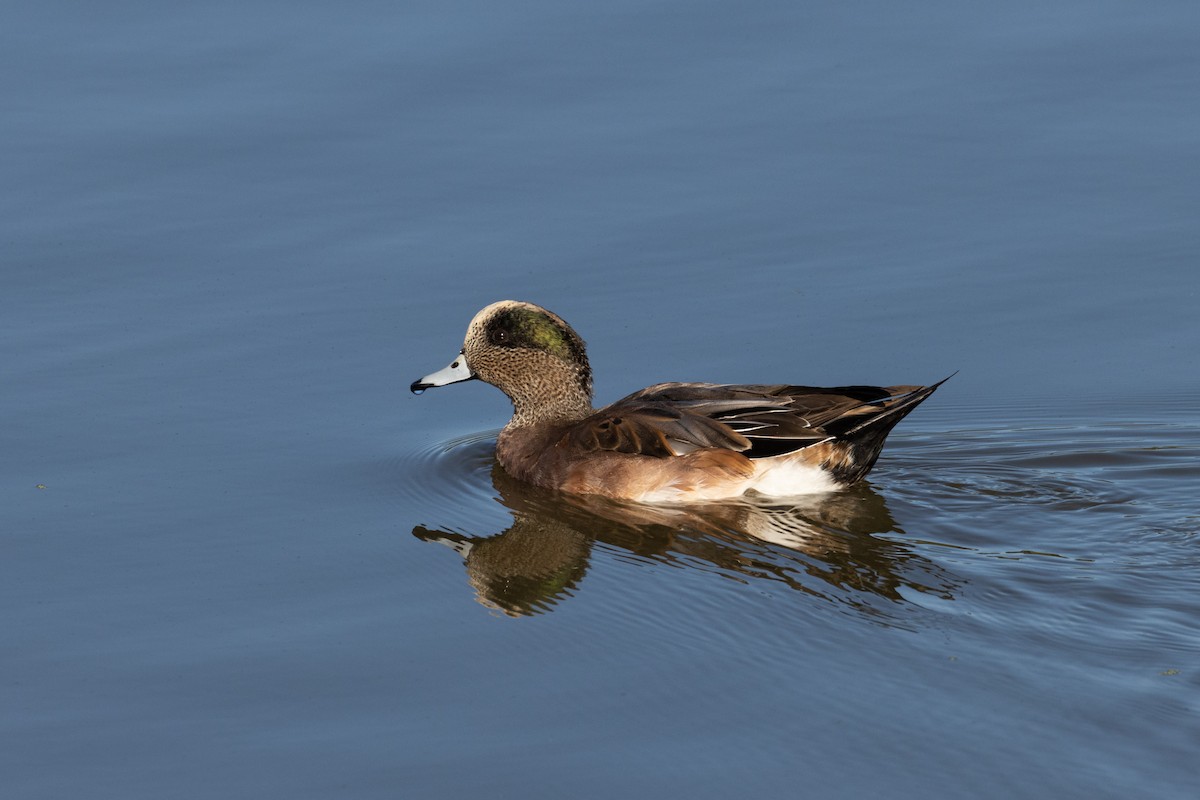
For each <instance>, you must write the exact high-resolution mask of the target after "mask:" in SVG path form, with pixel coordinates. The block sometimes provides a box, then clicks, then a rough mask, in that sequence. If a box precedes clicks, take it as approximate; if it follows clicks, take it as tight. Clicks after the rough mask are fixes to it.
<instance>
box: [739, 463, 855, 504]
mask: <svg viewBox="0 0 1200 800" xmlns="http://www.w3.org/2000/svg"><path fill="white" fill-rule="evenodd" d="M754 466H755V467H757V471H756V472H755V473H754V476H753V477H751V478H750V480H748V481H747V482H746V485H745V486H744V487H743V488H744V489H746V490H749V489H753V490H754V491H756V492H758V493H759V494H763V495H766V496H768V497H789V496H791V495H798V494H817V493H820V492H832V491H835V490H837V489H840V488H841V486H840V485H839V484H838V483H837V481H835V480H834V479H833V476H831V475H830V474H829V473H828V472H826V471H825V470H823V469H820V468H818V467H811V466H809V465H807V464H800V463H797V462H796V461H787V460H780V461H772V460H769V459H762V460H759V461H755V462H754Z"/></svg>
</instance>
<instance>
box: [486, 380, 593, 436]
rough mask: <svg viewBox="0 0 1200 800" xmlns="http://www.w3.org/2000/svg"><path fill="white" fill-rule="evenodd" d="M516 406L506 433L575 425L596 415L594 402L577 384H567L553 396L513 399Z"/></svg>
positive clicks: (531, 396) (539, 395) (542, 395)
mask: <svg viewBox="0 0 1200 800" xmlns="http://www.w3.org/2000/svg"><path fill="white" fill-rule="evenodd" d="M509 399H511V400H512V404H513V415H512V419H511V420H509V421H508V424H507V425H505V426H504V429H505V430H515V429H518V428H527V427H531V426H534V425H546V424H555V423H563V422H574V421H575V420H580V419H583V418H584V417H586V416H588V415H589V414H591V413H592V411H593V409H592V398H591V396H590V395H589V394H588V393H587V392H585V391H584V390H583V387H581V386H578V385H576V384H563V385H561V386H559V387H558V388H557V390H556V391H554V392H553V393H552V394H549V395H548V394H544V393H541V392H538V393H536V394H531V395H517V396H510V398H509Z"/></svg>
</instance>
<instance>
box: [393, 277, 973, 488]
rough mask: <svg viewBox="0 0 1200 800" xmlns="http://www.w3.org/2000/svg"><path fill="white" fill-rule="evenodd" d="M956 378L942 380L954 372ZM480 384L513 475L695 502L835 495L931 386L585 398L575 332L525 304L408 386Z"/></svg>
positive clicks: (587, 379)
mask: <svg viewBox="0 0 1200 800" xmlns="http://www.w3.org/2000/svg"><path fill="white" fill-rule="evenodd" d="M951 377H953V376H951ZM471 380H481V381H483V382H485V383H490V384H491V385H492V386H495V387H496V388H498V389H499V390H500V391H502V392H504V394H506V395H507V396H508V398H509V400H511V401H512V406H513V415H512V418H511V419H510V420H509V421H508V424H506V425H505V426H504V428H503V429H502V430H501V431H500V433H499V434H498V436H497V438H496V460H497V461H498V462H499V464H500V466H501V467H502V468H503V469H504V470H505V471H506V472H507V473H508V474H509V475H511V476H512V477H514V478H516V479H517V480H520V481H523V482H525V483H529V484H533V485H535V486H539V487H542V488H545V489H551V490H555V491H562V492H568V493H571V494H583V495H600V496H603V497H607V498H611V499H614V500H619V501H635V502H643V503H665V504H679V503H693V502H705V501H713V500H727V499H731V498H736V497H740V496H742V495H747V494H748V495H751V496H756V495H757V496H765V497H767V498H778V497H788V496H799V495H810V494H816V493H826V492H833V491H838V490H840V489H843V488H846V487H848V486H851V485H853V484H854V483H857V482H858V481H860V480H862V478H863V477H864V476H865V475H866V474H867V473H868V472H869V471H870V470H871V468H872V467H873V466H874V465H875V462H876V460H877V459H878V458H879V453H880V451H881V450H882V449H883V444H884V440H885V439H886V438H887V435H888V434H889V433H890V432H891V430H892V428H894V427H895V426H896V423H898V422H899V421H900V420H901V419H903V418H904V417H905V416H907V415H908V414H909V412H911V411H912V410H913V409H914V408H916V407H917V406H918V405H919V404H920V403H922V402H923V401H924V400H926V399H927V398H928V397H929V396H930V395H931V394H933V393H934V391H936V390H937V388H938V387H939V386H941V385H942V383H944V382H945V381H946V380H949V378H943V379H942V380H940V381H938V382H936V383H933V384H930V385H928V386H887V387H880V386H836V387H830V388H820V387H813V386H794V385H790V384H761V385H760V384H717V383H679V382H669V383H658V384H655V385H653V386H649V387H647V388H645V389H641V390H640V391H636V392H634V393H633V394H631V395H629V396H628V397H624V398H622V399H620V400H617V401H616V402H615V403H612V404H610V405H607V406H605V407H603V408H600V409H596V408H594V407H593V405H592V368H591V365H590V363H589V362H588V357H587V347H586V345H585V343H584V340H583V339H582V338H581V337H580V336H579V334H578V333H576V332H575V330H574V328H572V327H571V326H570V325H568V324H567V322H566V321H565V320H564V319H563V318H562V317H560V316H558V315H557V314H555V313H554V312H552V311H549V310H547V309H545V308H543V307H541V306H539V305H536V304H534V303H528V302H522V301H516V300H502V301H499V302H496V303H492V304H491V305H488V306H487V307H485V308H483V309H482V310H480V311H479V313H477V314H476V315H475V316H474V318H473V319H472V320H471V322H470V324H469V325H468V326H467V332H466V336H465V337H464V341H463V346H462V349H461V350H460V351H459V353H458V355H457V356H455V358H454V360H453V361H451V362H450V365H449V366H447V367H445V368H443V369H440V370H438V371H436V372H433V373H431V374H429V375H426V376H425V377H423V378H421V379H420V380H416V381H413V383H412V385H411V387H410V388H411V390H412V392H413V393H414V394H421V393H422V392H424V391H425V390H427V389H430V388H434V387H441V386H448V385H450V384H454V383H462V382H464V381H471Z"/></svg>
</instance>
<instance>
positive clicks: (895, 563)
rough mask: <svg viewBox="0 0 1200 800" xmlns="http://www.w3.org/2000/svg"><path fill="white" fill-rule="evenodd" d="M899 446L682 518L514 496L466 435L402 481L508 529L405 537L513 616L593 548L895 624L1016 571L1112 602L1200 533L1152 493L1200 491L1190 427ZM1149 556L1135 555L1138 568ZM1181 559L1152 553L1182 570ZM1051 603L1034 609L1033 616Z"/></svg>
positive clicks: (1075, 430)
mask: <svg viewBox="0 0 1200 800" xmlns="http://www.w3.org/2000/svg"><path fill="white" fill-rule="evenodd" d="M893 440H894V441H893V443H892V444H891V445H890V446H889V449H887V450H886V451H885V458H884V460H883V461H882V462H881V464H880V466H879V467H878V468H877V470H876V472H875V473H873V475H872V478H873V481H874V484H873V485H865V484H864V485H859V486H857V487H854V488H853V489H851V490H847V491H843V492H838V493H834V494H831V495H825V496H816V497H812V498H802V499H799V500H798V501H797V502H796V503H795V504H779V503H763V502H761V501H757V502H756V501H754V500H750V499H747V500H744V501H740V502H729V503H722V504H710V505H707V506H695V507H688V508H675V507H662V506H649V505H638V504H623V503H616V502H612V501H608V500H604V499H600V498H588V497H573V496H570V495H563V494H556V493H552V492H545V491H542V490H539V489H536V488H533V487H528V486H525V485H522V484H520V483H519V482H516V481H514V480H512V479H511V478H509V477H508V476H507V475H506V474H505V473H504V472H503V470H502V469H500V468H499V466H498V465H495V464H494V462H493V460H492V458H491V447H492V439H491V437H490V435H487V434H481V435H479V436H473V437H465V438H461V439H457V440H453V441H450V442H447V443H445V444H444V445H442V446H439V447H438V448H437V449H436V450H431V451H429V452H427V453H425V454H423V455H421V456H419V457H418V460H419V461H420V462H422V463H421V464H419V465H414V482H413V483H412V484H410V486H411V487H412V488H413V489H414V490H419V491H420V492H421V493H423V494H424V493H427V492H434V493H435V494H436V496H438V497H440V498H442V499H443V500H445V501H447V502H448V503H455V504H457V503H463V502H465V503H467V504H471V503H480V502H484V501H485V500H488V499H491V498H495V499H497V500H499V502H500V503H501V504H502V505H503V506H504V507H505V508H506V509H507V510H508V512H509V513H510V514H511V517H512V523H511V525H510V526H509V527H508V528H507V529H505V530H494V529H491V528H489V526H491V525H494V523H493V522H492V521H490V520H480V521H478V522H472V523H468V525H467V526H466V529H465V530H442V529H439V528H438V524H437V522H436V521H431V522H430V523H426V524H422V525H418V526H417V527H416V528H415V529H414V530H413V533H414V535H416V536H418V537H419V538H421V539H424V540H426V541H437V542H441V543H444V544H449V545H451V546H452V547H453V548H454V549H455V550H456V551H458V553H459V554H460V555H461V556H463V558H464V559H465V562H466V569H467V574H468V580H469V582H470V584H471V586H472V587H473V588H474V590H475V591H476V593H477V597H478V599H479V601H480V602H481V603H483V604H484V605H487V606H490V607H494V608H499V609H502V610H503V611H505V612H506V613H508V614H511V615H514V616H516V615H522V614H529V613H537V612H539V611H546V610H549V609H550V608H551V607H552V606H553V605H554V604H556V603H560V602H564V601H566V600H567V599H568V598H569V597H571V596H572V595H574V594H575V593H576V592H578V591H581V590H582V584H583V579H584V576H585V574H586V572H587V569H588V562H589V557H590V554H591V551H592V550H593V548H595V547H604V548H609V549H611V550H614V551H617V552H619V553H621V554H622V555H626V556H631V557H632V558H628V559H626V563H637V562H638V561H639V560H645V561H655V562H662V563H667V564H671V565H673V566H677V567H680V568H686V569H694V570H700V571H706V572H711V573H713V574H715V575H720V576H724V577H729V578H734V579H736V580H740V581H743V582H745V583H746V584H747V585H753V584H755V583H757V582H762V583H765V584H769V585H771V586H772V588H780V587H787V588H790V589H793V590H796V591H797V592H799V593H801V594H803V595H805V596H808V597H815V598H822V599H825V600H829V601H832V602H834V603H836V604H838V605H840V606H843V607H846V608H850V609H854V610H855V611H858V612H862V613H864V614H868V615H872V616H874V617H877V618H879V619H889V618H892V619H893V620H894V621H901V620H905V619H906V618H905V617H904V615H903V614H901V613H899V612H898V610H897V608H896V606H898V605H903V604H906V603H910V602H915V601H916V600H917V599H918V597H919V596H922V595H924V596H927V597H931V598H937V599H939V600H947V601H950V600H954V599H955V597H956V595H957V594H958V593H959V592H960V591H961V590H962V589H963V587H964V585H965V584H967V583H969V582H971V581H973V580H978V579H980V578H981V577H986V578H987V579H988V580H999V581H1016V585H1020V584H1021V582H1022V580H1021V576H1022V575H1026V574H1027V573H1026V571H1025V570H1024V569H1023V567H1022V566H1021V565H1019V564H1016V563H1015V562H1021V561H1027V562H1030V561H1036V562H1037V563H1038V564H1039V569H1038V570H1037V573H1038V574H1037V576H1036V579H1037V580H1038V581H1041V580H1045V578H1046V574H1047V572H1048V573H1051V574H1052V573H1055V572H1057V573H1058V574H1059V575H1060V578H1061V579H1062V580H1064V581H1070V580H1073V579H1076V578H1078V577H1080V576H1082V575H1086V576H1087V579H1088V580H1089V581H1090V582H1093V583H1097V584H1098V585H1099V586H1109V587H1110V588H1109V590H1108V591H1113V592H1115V591H1118V590H1120V587H1122V586H1125V585H1126V583H1127V582H1128V581H1129V580H1130V579H1131V576H1128V575H1123V574H1122V573H1121V572H1120V571H1119V569H1118V570H1108V571H1106V569H1105V567H1104V566H1101V565H1103V564H1111V565H1113V566H1119V565H1120V564H1122V563H1129V562H1130V561H1132V560H1133V559H1134V558H1135V556H1134V554H1133V552H1132V551H1131V547H1132V548H1137V547H1138V543H1139V542H1143V543H1149V542H1156V543H1157V544H1158V545H1159V546H1160V547H1167V546H1169V544H1170V543H1171V542H1172V541H1175V542H1177V543H1186V542H1187V541H1188V540H1190V539H1192V538H1193V537H1195V536H1196V535H1197V529H1198V527H1200V526H1198V523H1197V520H1198V517H1197V513H1196V506H1195V504H1194V500H1193V498H1192V497H1191V496H1185V497H1176V498H1170V497H1167V498H1164V497H1162V496H1161V495H1160V494H1159V492H1158V491H1157V488H1158V487H1157V482H1159V481H1162V480H1168V481H1172V482H1180V481H1182V482H1184V483H1186V482H1187V481H1189V480H1191V481H1200V432H1198V431H1197V429H1196V428H1195V427H1194V426H1191V425H1187V424H1181V423H1171V422H1163V423H1159V424H1153V423H1142V424H1138V425H1134V426H1130V427H1125V426H1119V425H1116V424H1113V423H1108V422H1100V423H1097V424H1095V425H1073V426H1054V425H1049V424H1042V425H1036V426H1011V427H1009V426H998V427H993V428H989V429H980V428H974V429H968V428H961V429H951V430H948V431H944V432H937V433H909V434H904V433H899V434H893ZM418 475H419V476H422V477H419V478H418V477H416V476H418ZM1178 485H1183V484H1182V483H1181V484H1178ZM426 496H427V495H426ZM415 499H416V498H414V500H415ZM893 506H894V507H895V510H893V509H892V507H893ZM1146 555H1147V554H1145V553H1141V554H1140V555H1138V556H1137V557H1136V559H1137V561H1138V563H1140V564H1141V565H1142V566H1146V565H1147V561H1146ZM1181 555H1182V554H1180V553H1167V552H1163V553H1162V554H1160V555H1159V556H1158V558H1161V559H1164V560H1166V561H1169V562H1170V564H1171V565H1172V566H1173V567H1174V568H1176V569H1178V568H1181V567H1182V568H1185V569H1186V568H1187V566H1188V563H1189V559H1188V557H1186V556H1184V557H1182V558H1181ZM1149 563H1153V559H1151V561H1150V562H1149ZM1006 565H1008V566H1007V567H1006ZM1192 566H1193V567H1194V566H1195V565H1194V564H1193V565H1192ZM1194 577H1196V578H1197V580H1200V572H1197V573H1195V575H1194ZM1045 603H1046V601H1045V600H1040V601H1038V600H1034V599H1033V598H1031V605H1032V606H1034V608H1031V609H1030V610H1031V611H1036V606H1038V605H1040V604H1045ZM926 605H929V603H928V602H927V603H926Z"/></svg>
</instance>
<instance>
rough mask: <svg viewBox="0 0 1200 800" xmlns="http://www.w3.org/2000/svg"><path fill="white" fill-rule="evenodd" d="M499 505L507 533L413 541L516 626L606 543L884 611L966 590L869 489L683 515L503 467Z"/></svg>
mask: <svg viewBox="0 0 1200 800" xmlns="http://www.w3.org/2000/svg"><path fill="white" fill-rule="evenodd" d="M492 482H493V484H494V485H495V488H496V491H497V493H498V497H499V499H500V501H501V502H502V503H503V504H504V505H505V506H507V507H508V508H509V509H510V510H511V512H512V515H513V524H512V527H510V528H509V529H508V530H506V531H504V532H503V533H500V534H496V535H490V536H468V535H464V534H461V533H454V532H450V531H440V530H432V529H429V528H426V527H423V526H417V527H415V528H414V529H413V535H414V536H416V537H418V538H420V539H422V540H424V541H431V542H439V543H441V544H445V545H448V546H450V547H452V548H453V549H454V550H456V551H457V552H458V553H459V555H461V556H462V557H463V559H464V560H465V562H466V568H467V578H468V581H469V582H470V584H471V586H472V587H473V588H474V589H475V592H476V597H477V599H478V600H479V602H480V603H482V604H483V605H485V606H487V607H489V608H494V609H497V610H500V611H502V612H503V613H505V614H508V615H509V616H527V615H531V614H537V613H541V612H544V611H548V610H550V609H551V608H552V607H553V606H554V605H555V604H556V603H558V602H561V601H562V600H564V599H565V598H567V597H570V596H571V595H572V594H573V593H574V592H575V590H576V587H577V586H578V584H579V582H580V581H581V580H582V579H583V577H584V575H585V574H586V572H587V569H588V561H589V557H590V555H591V551H592V548H593V546H594V545H595V544H596V543H597V542H600V543H602V545H606V546H608V547H610V548H612V549H616V550H618V551H624V552H626V553H629V554H632V555H634V556H637V557H639V558H641V559H644V560H650V561H657V562H666V563H672V564H675V565H681V566H688V567H693V568H699V569H705V570H711V571H716V572H719V573H722V574H725V575H727V576H729V577H734V578H739V579H742V580H747V579H753V580H761V581H768V582H771V583H773V584H775V585H777V586H786V587H788V588H790V589H794V590H796V591H799V592H803V593H806V594H809V595H813V596H817V597H823V598H826V599H830V600H835V601H839V602H845V603H848V604H850V605H851V606H853V607H855V608H858V609H860V610H862V611H865V612H868V613H879V611H880V609H879V607H878V604H877V603H875V602H874V601H876V600H879V599H885V600H887V601H891V602H893V603H900V602H904V601H905V597H904V592H905V591H915V592H920V593H925V594H932V595H935V596H937V597H939V598H942V599H946V600H950V599H953V591H954V589H955V588H956V586H957V581H955V580H954V579H953V578H952V577H951V576H949V575H948V574H947V573H945V572H944V571H943V570H942V569H941V568H940V567H938V566H937V565H936V564H934V563H932V562H930V561H928V560H927V559H924V558H922V557H920V556H918V555H916V554H914V553H913V552H912V551H911V550H910V549H909V548H908V547H906V546H905V545H904V544H903V543H901V542H895V541H889V540H886V539H880V538H877V537H876V536H874V535H873V534H879V533H886V532H893V531H898V530H899V529H898V527H897V525H896V522H895V520H893V519H892V516H891V514H890V513H889V512H888V509H887V505H886V504H885V503H884V500H883V498H882V497H881V496H879V495H878V494H876V493H875V492H874V491H872V490H871V488H870V487H869V486H866V485H865V484H860V485H858V486H856V487H854V488H852V489H849V490H846V491H842V492H838V493H835V494H828V495H819V496H817V495H814V496H813V497H811V498H796V499H793V500H792V501H791V502H789V504H787V505H782V504H779V503H778V502H771V503H765V502H755V501H753V500H749V499H743V500H739V501H736V502H723V503H708V504H705V505H703V506H688V507H673V506H650V505H643V504H633V503H621V502H617V501H612V500H608V499H605V498H600V497H595V496H585V495H570V494H565V493H561V494H560V493H554V492H549V491H546V490H543V489H539V488H536V487H531V486H529V485H527V484H524V483H521V482H519V481H516V480H514V479H513V478H512V477H510V476H509V475H508V474H507V473H506V472H505V471H504V470H503V469H502V468H500V467H499V466H498V465H495V466H494V467H493V469H492Z"/></svg>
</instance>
